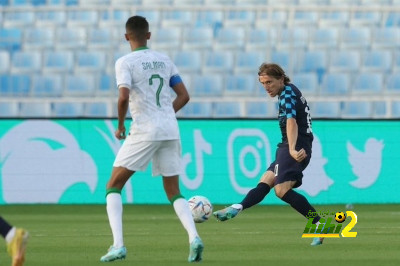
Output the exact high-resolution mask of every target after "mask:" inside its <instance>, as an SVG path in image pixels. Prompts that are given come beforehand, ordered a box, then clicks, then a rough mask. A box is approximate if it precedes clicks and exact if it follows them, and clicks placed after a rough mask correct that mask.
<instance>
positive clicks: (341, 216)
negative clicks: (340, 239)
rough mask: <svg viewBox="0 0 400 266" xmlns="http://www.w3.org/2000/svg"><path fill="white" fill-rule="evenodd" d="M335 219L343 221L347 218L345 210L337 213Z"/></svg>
mask: <svg viewBox="0 0 400 266" xmlns="http://www.w3.org/2000/svg"><path fill="white" fill-rule="evenodd" d="M335 220H336V222H338V223H343V222H344V220H346V215H345V214H344V212H337V213H336V214H335Z"/></svg>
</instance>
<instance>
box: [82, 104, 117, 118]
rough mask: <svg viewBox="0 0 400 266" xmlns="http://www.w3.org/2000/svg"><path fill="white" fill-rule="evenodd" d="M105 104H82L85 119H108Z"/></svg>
mask: <svg viewBox="0 0 400 266" xmlns="http://www.w3.org/2000/svg"><path fill="white" fill-rule="evenodd" d="M107 109H108V108H107V103H105V102H87V103H85V104H84V116H85V117H110V116H111V114H109V113H108V111H107Z"/></svg>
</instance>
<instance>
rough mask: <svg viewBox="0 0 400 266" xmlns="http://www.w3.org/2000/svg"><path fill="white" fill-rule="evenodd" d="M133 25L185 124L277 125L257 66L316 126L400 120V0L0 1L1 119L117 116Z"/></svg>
mask: <svg viewBox="0 0 400 266" xmlns="http://www.w3.org/2000/svg"><path fill="white" fill-rule="evenodd" d="M133 14H138V15H142V16H145V17H146V18H147V19H148V20H149V22H150V25H151V28H150V30H151V31H152V39H151V40H150V42H149V46H150V48H153V49H156V50H160V51H162V52H165V53H166V54H168V55H169V56H170V57H171V58H173V60H174V61H175V62H176V65H177V66H178V69H179V70H180V72H181V75H182V78H183V80H184V81H185V83H186V85H187V87H188V89H189V92H190V94H191V102H190V104H189V105H188V106H186V107H185V108H184V109H183V110H182V111H181V112H179V114H178V115H179V116H180V117H236V116H237V117H275V116H276V110H275V107H274V104H272V102H269V100H270V99H268V98H267V97H265V96H266V95H265V91H264V90H263V88H262V87H261V86H260V84H259V83H258V82H257V75H256V74H257V71H258V66H259V65H260V64H261V63H262V62H264V61H268V62H276V63H278V64H280V65H281V66H282V67H283V68H284V69H285V70H286V72H287V74H288V75H289V77H291V79H292V81H293V82H294V83H295V84H296V85H297V86H298V87H299V88H300V89H301V90H302V91H303V93H304V94H305V95H306V97H307V100H308V102H309V103H310V105H311V109H312V114H313V117H317V118H318V117H319V118H322V117H327V118H398V117H400V85H399V84H400V52H399V49H400V15H399V14H400V1H398V0H154V1H153V0H0V86H1V87H0V111H1V115H0V116H2V117H19V116H25V115H28V114H29V115H31V116H36V117H38V116H40V115H43V116H46V117H50V116H55V117H68V116H72V117H83V116H89V117H113V116H114V117H115V115H116V111H115V110H114V109H115V102H116V97H117V91H118V90H117V89H116V88H115V87H116V86H115V77H114V63H115V60H116V59H117V58H119V57H120V56H122V55H124V54H126V53H128V52H129V45H128V44H127V43H126V41H125V39H124V36H123V34H124V23H125V22H126V19H127V18H128V17H129V16H131V15H133ZM266 98H267V100H266ZM38 102H43V103H44V104H43V106H41V107H39V105H38V104H37V103H38Z"/></svg>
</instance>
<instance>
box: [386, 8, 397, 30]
mask: <svg viewBox="0 0 400 266" xmlns="http://www.w3.org/2000/svg"><path fill="white" fill-rule="evenodd" d="M399 25H400V14H399V13H398V12H391V13H389V14H388V16H387V18H386V20H385V27H398V26H399Z"/></svg>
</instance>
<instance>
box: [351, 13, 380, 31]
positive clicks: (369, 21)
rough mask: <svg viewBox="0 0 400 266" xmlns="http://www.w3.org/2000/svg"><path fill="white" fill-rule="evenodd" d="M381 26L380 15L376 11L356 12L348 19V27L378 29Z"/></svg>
mask: <svg viewBox="0 0 400 266" xmlns="http://www.w3.org/2000/svg"><path fill="white" fill-rule="evenodd" d="M380 24H381V13H380V12H378V11H356V12H354V13H353V15H352V16H351V17H350V22H349V26H350V27H354V28H357V27H371V28H373V27H378V26H380Z"/></svg>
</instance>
